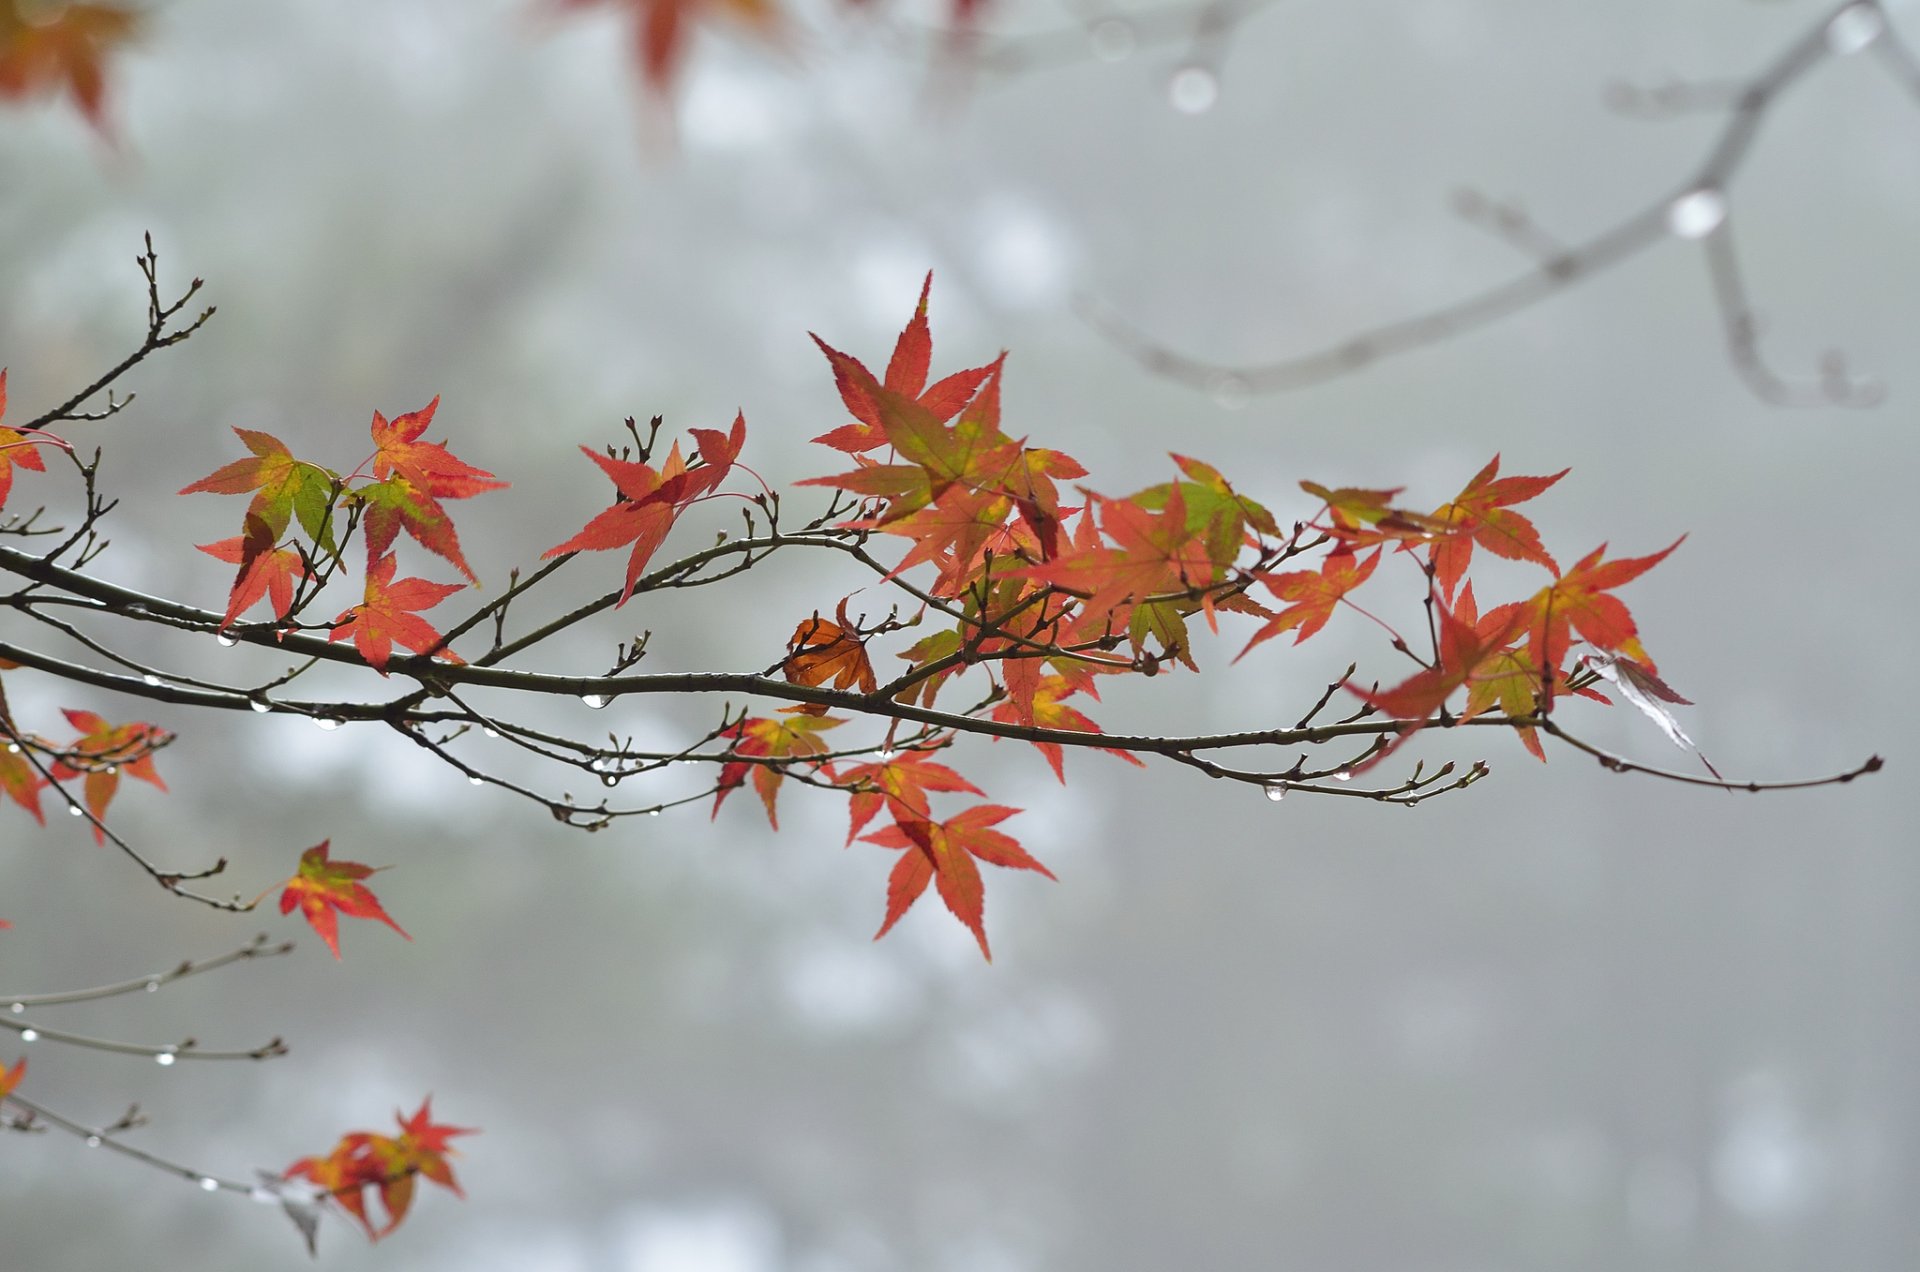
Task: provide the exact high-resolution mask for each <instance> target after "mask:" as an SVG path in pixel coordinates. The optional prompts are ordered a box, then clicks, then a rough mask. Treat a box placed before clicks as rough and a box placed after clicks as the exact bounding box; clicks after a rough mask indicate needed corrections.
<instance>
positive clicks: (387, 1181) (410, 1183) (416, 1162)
mask: <svg viewBox="0 0 1920 1272" xmlns="http://www.w3.org/2000/svg"><path fill="white" fill-rule="evenodd" d="M432 1105H433V1100H432V1097H428V1098H427V1099H425V1100H422V1101H421V1103H420V1108H419V1110H418V1111H417V1112H415V1113H414V1114H413V1115H412V1116H411V1117H408V1116H405V1115H403V1114H400V1113H398V1112H396V1113H395V1114H394V1120H395V1121H396V1122H398V1123H399V1125H400V1134H399V1135H398V1136H393V1135H379V1134H375V1133H373V1132H370V1131H350V1132H348V1133H347V1134H345V1135H342V1136H341V1137H340V1140H339V1142H338V1143H337V1144H335V1145H334V1147H333V1151H332V1152H330V1153H328V1154H327V1155H326V1156H324V1157H303V1158H301V1159H300V1160H299V1161H297V1162H295V1163H294V1164H293V1165H291V1166H289V1167H287V1169H286V1171H285V1172H284V1173H283V1174H282V1175H281V1176H280V1177H279V1178H280V1179H282V1180H288V1179H306V1180H308V1181H309V1182H310V1183H312V1184H313V1185H314V1187H315V1189H316V1191H317V1192H318V1193H319V1198H318V1199H326V1200H331V1201H334V1202H336V1203H338V1204H339V1206H340V1208H341V1209H343V1210H345V1211H346V1212H347V1213H348V1214H349V1215H351V1216H353V1218H354V1219H355V1220H356V1221H357V1222H358V1223H359V1224H360V1226H361V1228H362V1229H363V1230H364V1231H365V1232H366V1234H367V1236H368V1238H369V1239H371V1240H374V1241H378V1240H379V1239H380V1238H381V1237H384V1236H386V1235H388V1234H389V1233H391V1232H392V1231H393V1230H394V1229H395V1228H398V1227H399V1226H400V1223H401V1221H402V1220H403V1219H405V1218H406V1217H407V1212H408V1211H409V1210H410V1209H411V1207H412V1205H413V1195H414V1181H415V1180H416V1179H418V1178H425V1179H427V1180H430V1181H431V1182H433V1183H436V1184H439V1185H440V1186H441V1187H442V1188H446V1189H448V1190H449V1191H451V1192H452V1193H453V1194H454V1195H455V1196H458V1197H464V1196H466V1194H465V1193H464V1192H462V1191H461V1190H460V1185H459V1183H458V1181H456V1180H455V1179H454V1177H453V1167H452V1165H451V1164H450V1163H449V1162H448V1161H447V1158H448V1157H450V1156H457V1153H456V1151H455V1150H454V1149H453V1147H452V1146H451V1145H450V1144H449V1143H448V1141H449V1140H451V1139H453V1138H454V1137H455V1136H457V1135H477V1134H479V1132H478V1131H477V1130H475V1129H474V1128H472V1127H466V1126H448V1125H443V1124H439V1123H436V1122H434V1120H433V1112H432ZM369 1191H371V1192H374V1193H375V1194H377V1195H378V1196H379V1198H380V1203H381V1205H382V1206H383V1207H384V1208H385V1210H386V1212H387V1221H386V1223H385V1224H383V1225H381V1226H380V1227H378V1228H376V1227H375V1226H374V1223H373V1218H372V1216H371V1214H370V1213H369V1211H368V1204H367V1194H368V1193H369ZM276 1195H278V1194H277V1193H276ZM280 1199H281V1201H282V1204H289V1199H288V1198H287V1197H285V1196H281V1198H280ZM290 1208H291V1207H290ZM295 1222H296V1224H299V1225H300V1227H301V1231H302V1232H303V1233H304V1234H305V1235H306V1236H307V1240H308V1246H309V1248H310V1249H311V1247H312V1233H311V1225H310V1224H302V1223H301V1222H300V1217H299V1216H298V1215H295Z"/></svg>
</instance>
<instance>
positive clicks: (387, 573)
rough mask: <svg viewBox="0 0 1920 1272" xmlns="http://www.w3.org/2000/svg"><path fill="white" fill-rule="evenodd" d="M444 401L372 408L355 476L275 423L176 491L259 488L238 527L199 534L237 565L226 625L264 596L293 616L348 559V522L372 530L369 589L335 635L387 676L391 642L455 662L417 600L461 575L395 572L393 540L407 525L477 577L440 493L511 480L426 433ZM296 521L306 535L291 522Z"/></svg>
mask: <svg viewBox="0 0 1920 1272" xmlns="http://www.w3.org/2000/svg"><path fill="white" fill-rule="evenodd" d="M439 407H440V399H439V398H437V397H436V398H434V399H433V401H431V402H429V403H427V405H426V406H424V407H422V408H421V409H420V410H418V411H410V412H408V413H407V414H405V415H400V416H396V417H395V418H394V419H392V420H391V421H389V420H388V419H387V418H386V416H384V415H382V414H381V413H380V412H378V411H375V412H374V413H373V423H372V425H371V427H370V432H371V433H372V436H373V445H374V450H373V454H372V455H371V456H369V457H368V458H367V459H366V460H365V461H363V462H362V463H361V465H360V467H359V469H356V470H355V472H354V474H353V475H351V476H347V477H342V476H341V475H340V474H339V473H338V472H335V471H334V470H333V469H331V468H328V467H326V466H324V465H321V464H315V463H311V462H309V461H306V460H302V459H298V458H296V457H295V456H294V454H293V452H292V451H291V450H290V449H288V447H287V445H286V443H285V442H282V441H281V440H280V439H279V438H277V437H275V436H273V435H272V434H271V433H262V432H257V431H255V430H253V429H244V428H236V429H235V430H234V433H235V434H236V435H238V436H239V438H240V441H241V442H242V443H243V444H244V445H245V446H246V448H247V449H248V450H249V451H251V452H253V454H252V457H251V458H248V459H237V460H234V461H233V462H232V463H230V464H226V465H224V466H223V467H221V468H218V469H216V470H214V471H213V472H211V473H209V474H207V475H206V476H205V477H202V478H201V479H200V480H198V481H196V482H194V483H192V484H191V485H189V486H187V487H185V488H184V489H182V490H181V492H180V493H181V494H183V495H188V494H196V493H210V494H221V495H246V494H250V495H252V498H251V499H250V500H249V501H248V503H247V508H246V512H245V513H244V514H243V516H242V527H241V533H240V534H239V535H238V536H237V537H235V538H231V539H222V540H220V541H219V542H217V543H205V544H201V545H200V550H201V551H202V552H205V553H207V554H208V555H210V556H213V557H215V558H217V559H219V560H222V561H226V562H228V563H229V564H231V565H234V566H235V567H236V568H237V572H236V573H235V575H234V581H233V586H232V587H231V588H230V589H229V591H228V594H227V610H226V615H225V618H224V619H223V620H222V624H221V625H222V626H223V627H225V626H230V625H231V624H232V623H233V622H234V620H235V619H237V618H238V617H239V616H240V615H241V614H242V613H243V612H245V611H246V610H247V609H248V608H250V607H251V606H253V605H254V604H255V603H256V602H258V601H261V600H265V601H267V602H268V603H269V606H270V608H271V609H272V610H273V616H274V618H275V620H277V621H279V622H282V623H286V622H289V621H290V620H291V619H292V618H293V616H294V614H295V611H296V610H297V609H299V608H300V607H301V606H302V605H303V604H304V603H305V601H306V599H307V598H308V596H309V595H310V594H311V591H312V590H317V588H318V586H320V585H323V584H324V583H325V581H326V575H327V572H328V571H329V570H331V569H334V568H339V567H341V566H343V565H344V559H343V556H342V549H341V543H342V541H343V540H344V537H345V533H346V529H345V528H346V527H351V526H356V525H357V527H358V529H359V531H360V533H361V534H362V535H363V537H364V538H365V540H366V562H367V564H366V574H365V582H364V586H363V596H362V599H361V602H360V604H358V605H355V606H352V607H351V608H349V609H346V610H343V611H341V613H340V614H339V616H338V617H336V618H335V619H334V620H333V622H332V624H330V628H331V630H330V631H329V633H328V639H329V640H334V641H340V640H346V639H348V638H351V639H352V640H353V644H354V648H355V649H357V650H358V651H359V653H360V656H361V657H362V658H363V659H365V660H366V662H367V664H368V665H369V666H371V667H373V668H374V669H375V670H376V671H379V672H380V673H381V674H382V675H385V674H386V671H387V664H388V662H389V661H390V660H391V659H392V657H393V647H394V646H395V645H399V646H401V647H403V648H405V649H408V650H411V651H412V652H413V653H415V654H419V655H424V656H431V657H439V658H443V659H446V660H448V661H451V662H458V661H459V657H458V656H457V655H456V654H454V653H453V652H452V651H451V650H449V649H446V648H445V644H446V640H445V638H444V637H443V636H442V635H441V633H440V632H439V631H438V630H437V629H436V628H435V627H434V626H433V625H432V624H431V623H429V622H427V621H426V620H425V619H423V618H421V617H420V615H419V611H421V610H425V609H431V608H433V607H434V606H435V605H438V604H439V603H440V602H441V601H443V600H445V599H446V598H447V597H449V596H451V595H453V594H454V593H455V592H457V591H459V590H460V589H461V588H462V587H463V586H464V585H463V584H458V583H433V582H429V581H428V580H426V579H420V578H408V579H400V580H398V581H396V580H395V578H394V574H395V572H396V571H397V569H398V565H399V562H398V558H397V556H396V555H395V553H394V544H395V541H396V540H397V539H398V538H399V535H400V532H401V531H402V530H405V531H406V532H407V534H408V535H409V536H410V537H411V538H412V539H413V540H414V541H415V542H416V543H418V544H419V545H420V546H421V547H423V548H425V549H426V550H427V551H429V552H431V553H433V554H434V555H436V556H438V557H440V558H442V559H443V560H445V561H447V562H448V563H449V564H451V565H452V566H453V567H454V568H455V569H457V570H459V571H460V573H461V574H463V575H465V576H466V577H467V578H468V580H470V581H473V580H474V573H473V569H472V567H471V566H469V565H468V564H467V558H466V555H465V554H464V553H463V552H462V551H461V549H460V535H459V533H458V531H457V530H456V529H455V528H454V524H453V517H452V515H451V514H449V513H448V511H447V508H446V503H445V502H444V501H446V500H452V499H470V498H472V497H473V496H475V495H478V494H483V493H485V492H487V491H489V490H500V489H503V488H504V487H505V486H506V484H507V483H506V482H503V481H499V480H496V479H495V478H494V476H493V474H492V473H489V472H486V471H485V470H483V469H479V468H475V467H474V466H473V465H471V464H469V463H467V462H466V461H464V460H462V459H460V458H458V457H457V456H455V455H454V454H453V453H452V452H451V451H449V450H448V449H447V448H446V447H445V445H443V444H441V443H438V442H428V441H423V440H421V439H422V435H423V434H424V433H425V432H426V430H427V428H428V426H429V425H431V424H432V423H433V416H434V412H435V411H437V410H438V409H439ZM367 470H371V475H370V476H368V475H366V471H367ZM356 482H358V484H355V483H356ZM296 523H297V524H298V526H299V528H300V530H301V531H303V532H304V534H305V536H306V538H305V541H302V540H301V538H300V536H298V535H291V534H290V533H289V532H290V531H291V530H292V528H293V527H294V525H295V524H296ZM303 589H306V590H303Z"/></svg>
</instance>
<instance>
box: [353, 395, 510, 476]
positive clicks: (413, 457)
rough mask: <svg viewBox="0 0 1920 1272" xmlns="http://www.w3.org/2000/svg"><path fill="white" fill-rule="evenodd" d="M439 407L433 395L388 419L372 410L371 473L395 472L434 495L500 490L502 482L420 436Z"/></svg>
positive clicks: (379, 474) (438, 443) (437, 443)
mask: <svg viewBox="0 0 1920 1272" xmlns="http://www.w3.org/2000/svg"><path fill="white" fill-rule="evenodd" d="M439 409H440V398H439V396H438V395H435V397H434V399H433V401H431V402H429V403H427V404H426V405H425V406H423V407H421V408H420V409H419V410H417V411H410V412H408V413H407V414H405V415H396V416H395V417H394V418H393V420H392V421H391V422H389V421H388V420H387V418H386V417H385V416H384V415H382V414H380V412H378V411H375V412H374V413H373V424H372V426H371V431H372V433H373V445H374V452H373V475H374V476H375V477H377V478H385V477H387V476H389V475H391V474H393V473H399V474H400V475H401V476H402V477H405V478H406V479H407V481H408V483H409V484H410V485H412V486H413V488H414V489H415V490H418V491H423V492H425V493H426V494H427V495H430V496H432V497H433V498H435V499H470V498H472V497H473V496H474V495H478V494H484V493H485V492H487V491H489V490H504V489H505V488H506V486H507V483H506V482H504V481H500V480H498V479H497V478H495V477H494V475H493V474H492V473H490V472H487V471H486V470H484V469H480V468H475V467H474V466H473V465H472V464H469V463H467V462H466V461H465V460H463V459H459V458H457V457H455V456H454V454H453V453H452V452H451V451H449V450H448V449H447V448H446V446H445V445H444V444H443V443H440V442H423V441H421V440H420V435H421V434H422V433H424V432H426V431H427V427H428V426H429V425H430V424H432V423H433V413H434V412H435V411H437V410H439Z"/></svg>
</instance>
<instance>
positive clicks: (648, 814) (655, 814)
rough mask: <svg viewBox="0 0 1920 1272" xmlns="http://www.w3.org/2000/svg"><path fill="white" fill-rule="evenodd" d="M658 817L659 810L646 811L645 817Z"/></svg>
mask: <svg viewBox="0 0 1920 1272" xmlns="http://www.w3.org/2000/svg"><path fill="white" fill-rule="evenodd" d="M659 815H660V810H659V809H657V808H649V809H648V810H647V816H649V817H658V816H659Z"/></svg>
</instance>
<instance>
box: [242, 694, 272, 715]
mask: <svg viewBox="0 0 1920 1272" xmlns="http://www.w3.org/2000/svg"><path fill="white" fill-rule="evenodd" d="M247 708H248V710H250V711H252V712H253V713H254V714H256V715H265V714H266V713H267V712H269V711H271V710H273V707H272V705H271V704H269V703H268V702H267V700H266V699H265V698H254V699H251V700H250V701H249V702H248V703H247Z"/></svg>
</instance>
